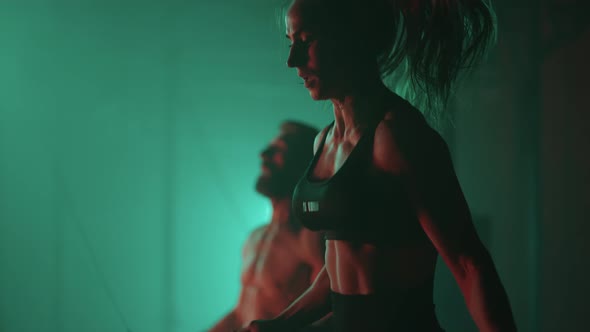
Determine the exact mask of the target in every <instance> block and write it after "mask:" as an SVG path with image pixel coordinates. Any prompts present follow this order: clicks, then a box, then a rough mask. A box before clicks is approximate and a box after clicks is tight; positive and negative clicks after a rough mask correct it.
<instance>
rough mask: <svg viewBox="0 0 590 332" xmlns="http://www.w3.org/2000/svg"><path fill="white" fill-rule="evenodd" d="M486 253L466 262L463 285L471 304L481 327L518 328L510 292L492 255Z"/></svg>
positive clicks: (488, 331)
mask: <svg viewBox="0 0 590 332" xmlns="http://www.w3.org/2000/svg"><path fill="white" fill-rule="evenodd" d="M486 256H488V257H485V258H483V259H479V260H478V261H477V262H476V261H474V260H471V261H470V262H468V263H467V264H466V265H465V274H464V279H463V280H462V282H460V285H459V286H460V287H461V290H462V292H463V296H464V297H465V302H466V304H467V308H468V310H469V312H470V314H471V317H472V318H473V320H474V322H475V324H476V325H477V327H478V328H479V330H480V331H482V332H514V331H516V324H515V322H514V317H513V315H512V309H511V307H510V301H509V300H508V295H507V294H506V291H505V290H504V287H503V286H502V282H501V281H500V277H499V276H498V273H497V271H496V268H495V266H494V263H493V261H492V259H491V257H489V255H486Z"/></svg>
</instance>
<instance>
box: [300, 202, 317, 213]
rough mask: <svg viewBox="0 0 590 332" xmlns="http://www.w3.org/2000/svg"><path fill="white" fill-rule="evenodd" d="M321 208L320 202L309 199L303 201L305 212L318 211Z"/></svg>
mask: <svg viewBox="0 0 590 332" xmlns="http://www.w3.org/2000/svg"><path fill="white" fill-rule="evenodd" d="M319 210H320V202H318V201H308V202H303V212H318V211H319Z"/></svg>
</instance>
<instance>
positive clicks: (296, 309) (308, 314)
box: [276, 267, 331, 327]
mask: <svg viewBox="0 0 590 332" xmlns="http://www.w3.org/2000/svg"><path fill="white" fill-rule="evenodd" d="M330 311H331V299H330V278H329V277H328V273H327V271H326V268H325V267H324V268H322V270H321V271H320V272H319V273H318V275H317V277H316V279H315V281H314V282H313V284H312V285H311V286H310V287H309V288H308V289H307V291H305V292H304V293H303V294H302V295H301V296H300V297H299V298H297V300H295V301H294V302H293V303H291V305H289V307H287V309H285V310H284V311H283V312H282V313H281V314H280V315H279V316H277V317H276V320H277V321H282V322H283V323H284V324H285V325H288V326H290V327H292V326H295V327H304V326H307V325H310V324H312V323H314V322H315V321H317V320H319V319H321V318H323V317H324V316H325V315H326V314H328V313H329V312H330Z"/></svg>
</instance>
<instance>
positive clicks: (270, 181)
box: [209, 121, 324, 332]
mask: <svg viewBox="0 0 590 332" xmlns="http://www.w3.org/2000/svg"><path fill="white" fill-rule="evenodd" d="M316 134H317V130H316V129H314V128H312V127H309V126H307V125H305V124H302V123H299V122H294V121H287V122H284V123H283V124H282V125H281V127H280V132H279V134H278V136H277V137H276V138H275V139H273V140H272V141H271V142H270V144H269V145H268V146H267V147H266V148H265V149H264V150H263V151H262V152H261V155H260V156H261V158H262V170H261V175H260V176H259V178H258V180H257V182H256V191H258V192H259V193H260V194H262V195H264V196H265V197H268V198H269V199H270V202H271V205H272V218H271V220H270V222H269V223H267V224H265V225H263V226H260V227H258V228H257V229H255V230H254V231H253V232H252V233H251V234H250V236H249V237H248V239H247V241H246V243H245V245H244V247H243V251H242V259H243V267H242V273H241V282H242V289H241V293H240V297H239V300H238V303H237V305H236V306H235V308H234V309H233V310H232V311H230V312H229V313H228V314H227V315H225V316H224V317H223V318H222V319H221V320H220V321H219V322H217V324H215V326H214V327H212V328H211V329H210V330H209V332H231V331H234V330H237V329H239V328H241V327H243V326H244V325H247V324H248V323H250V321H252V320H255V319H271V318H273V317H275V316H276V315H278V314H279V313H281V311H283V309H285V308H286V307H287V306H288V305H289V304H291V302H293V300H295V299H296V298H297V297H298V296H299V295H301V293H303V291H305V290H306V289H307V288H308V287H309V286H310V285H311V283H312V282H313V281H314V280H315V277H316V275H317V273H318V272H319V271H320V270H321V269H322V267H323V265H324V240H323V236H322V235H321V234H319V233H314V232H311V231H309V230H307V229H305V228H303V227H302V226H301V225H299V223H298V222H297V221H296V220H294V218H293V217H292V215H291V196H292V193H293V189H294V187H295V184H296V183H297V181H298V180H299V177H300V176H301V175H302V174H303V173H304V171H305V168H306V167H307V165H308V164H309V162H310V161H311V158H312V156H313V141H314V138H315V136H316Z"/></svg>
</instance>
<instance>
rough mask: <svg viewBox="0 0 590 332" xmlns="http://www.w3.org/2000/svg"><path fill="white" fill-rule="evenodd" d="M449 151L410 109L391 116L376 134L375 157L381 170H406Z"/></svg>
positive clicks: (392, 113)
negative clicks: (382, 168)
mask: <svg viewBox="0 0 590 332" xmlns="http://www.w3.org/2000/svg"><path fill="white" fill-rule="evenodd" d="M447 151H448V148H447V145H446V142H445V141H444V139H443V138H442V136H441V135H440V134H439V132H438V131H437V130H435V129H434V128H433V127H432V126H430V125H429V124H428V122H427V121H426V119H425V118H424V116H423V115H422V113H421V112H420V111H419V110H417V109H416V108H414V107H411V106H408V107H407V108H406V109H399V110H395V111H390V112H388V113H387V114H386V116H385V117H384V119H383V120H382V121H381V122H380V123H379V124H378V126H377V128H376V130H375V145H374V156H375V161H376V162H377V163H379V164H381V166H382V167H387V168H394V169H396V170H403V169H407V168H408V167H411V165H416V164H423V163H427V162H429V161H432V160H433V157H435V156H437V155H438V156H440V155H441V154H446V153H447Z"/></svg>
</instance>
